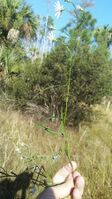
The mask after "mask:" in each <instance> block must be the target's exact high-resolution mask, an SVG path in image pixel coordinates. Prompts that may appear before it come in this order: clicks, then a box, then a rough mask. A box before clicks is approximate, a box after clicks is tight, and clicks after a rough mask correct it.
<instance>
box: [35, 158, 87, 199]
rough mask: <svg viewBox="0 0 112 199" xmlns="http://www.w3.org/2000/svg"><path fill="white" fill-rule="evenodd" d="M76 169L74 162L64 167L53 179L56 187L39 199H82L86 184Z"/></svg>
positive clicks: (48, 189) (46, 190)
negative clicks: (69, 198) (69, 197)
mask: <svg viewBox="0 0 112 199" xmlns="http://www.w3.org/2000/svg"><path fill="white" fill-rule="evenodd" d="M76 168H77V164H76V163H75V162H74V161H71V162H70V163H69V164H67V165H66V166H64V167H62V168H61V169H60V170H59V171H58V172H57V173H56V174H55V176H54V177H53V183H54V186H52V187H50V188H47V189H45V190H44V191H43V192H42V193H41V194H40V195H39V196H38V197H37V199H61V198H65V197H67V196H71V198H72V199H81V198H82V194H83V191H84V184H85V182H84V178H83V177H82V176H81V175H80V173H79V172H77V171H76Z"/></svg>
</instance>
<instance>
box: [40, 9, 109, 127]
mask: <svg viewBox="0 0 112 199" xmlns="http://www.w3.org/2000/svg"><path fill="white" fill-rule="evenodd" d="M75 12H76V10H75ZM95 23H96V20H95V19H93V18H92V16H91V14H90V13H89V12H86V11H81V12H80V14H79V13H77V15H75V23H74V20H72V21H71V24H70V23H69V26H68V25H67V26H66V27H65V28H64V29H63V33H64V34H63V35H64V36H65V39H64V37H63V39H62V38H60V39H59V40H60V41H62V42H57V44H56V47H55V49H54V50H53V51H52V52H51V53H50V54H49V55H48V57H47V58H46V59H45V62H44V65H43V68H42V71H43V72H42V79H43V82H44V83H45V82H46V83H47V85H49V87H52V88H55V82H58V86H59V90H56V89H54V90H55V92H54V93H52V92H50V93H47V94H48V96H49V97H48V98H47V99H49V98H50V97H51V96H52V98H53V97H54V98H55V99H56V100H54V101H53V103H54V105H52V106H54V107H57V108H58V112H60V110H64V114H65V120H67V122H71V123H72V124H73V123H74V124H75V125H78V123H79V122H80V121H81V120H83V119H88V118H90V117H89V116H90V113H91V107H92V105H94V104H96V103H99V102H101V100H102V97H103V96H107V95H110V94H111V92H112V87H111V86H110V85H111V79H112V66H111V64H110V54H109V48H108V34H102V31H101V32H99V34H98V36H96V29H95ZM66 35H67V37H66ZM104 36H105V41H104ZM62 46H63V48H62ZM56 66H58V67H59V68H61V69H62V68H63V72H62V73H61V78H58V79H57V77H58V73H59V71H56V72H55V70H56ZM44 83H43V85H46V84H44ZM59 91H61V93H59ZM55 96H58V97H57V98H56V97H55ZM50 104H51V100H50V99H49V102H48V105H49V106H50ZM57 104H60V106H58V105H57ZM59 109H60V110H59Z"/></svg>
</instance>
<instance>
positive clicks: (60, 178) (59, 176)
mask: <svg viewBox="0 0 112 199" xmlns="http://www.w3.org/2000/svg"><path fill="white" fill-rule="evenodd" d="M76 168H77V164H76V162H74V161H71V162H70V163H68V164H67V165H66V166H64V167H62V168H61V169H60V170H59V171H58V172H57V173H56V174H55V176H54V177H53V183H54V184H59V183H62V182H64V181H65V179H66V177H67V176H68V175H69V174H70V173H72V172H73V171H74V170H76Z"/></svg>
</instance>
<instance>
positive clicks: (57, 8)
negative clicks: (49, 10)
mask: <svg viewBox="0 0 112 199" xmlns="http://www.w3.org/2000/svg"><path fill="white" fill-rule="evenodd" d="M63 10H64V7H63V5H61V3H60V1H57V2H56V3H55V16H56V17H57V18H59V17H60V16H61V14H62V12H63Z"/></svg>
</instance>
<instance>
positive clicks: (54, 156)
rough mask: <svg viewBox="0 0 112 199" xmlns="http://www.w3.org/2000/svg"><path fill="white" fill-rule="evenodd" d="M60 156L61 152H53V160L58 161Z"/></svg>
mask: <svg viewBox="0 0 112 199" xmlns="http://www.w3.org/2000/svg"><path fill="white" fill-rule="evenodd" d="M58 158H59V154H53V155H52V160H53V162H55V161H57V160H58Z"/></svg>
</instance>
